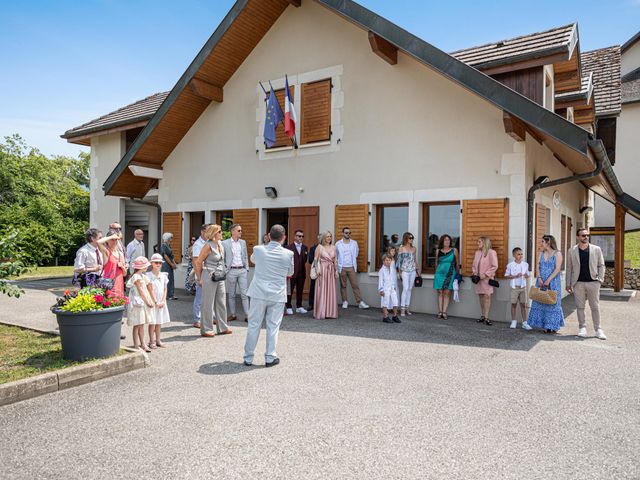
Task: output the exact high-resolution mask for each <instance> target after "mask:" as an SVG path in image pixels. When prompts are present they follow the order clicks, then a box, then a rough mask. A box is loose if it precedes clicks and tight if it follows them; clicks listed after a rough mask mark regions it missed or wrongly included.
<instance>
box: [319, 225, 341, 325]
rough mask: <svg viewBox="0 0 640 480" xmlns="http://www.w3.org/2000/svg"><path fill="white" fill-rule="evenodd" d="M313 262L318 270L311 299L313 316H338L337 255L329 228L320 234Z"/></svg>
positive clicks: (320, 317)
mask: <svg viewBox="0 0 640 480" xmlns="http://www.w3.org/2000/svg"><path fill="white" fill-rule="evenodd" d="M313 262H314V263H315V265H316V271H317V272H318V278H316V284H315V287H316V291H315V298H314V301H313V316H314V318H318V319H322V318H338V292H337V290H336V279H337V278H338V257H337V255H336V247H335V245H333V235H332V234H331V231H330V230H327V231H326V232H324V233H323V234H322V235H321V238H320V243H319V244H318V246H317V247H316V251H315V255H314V259H313Z"/></svg>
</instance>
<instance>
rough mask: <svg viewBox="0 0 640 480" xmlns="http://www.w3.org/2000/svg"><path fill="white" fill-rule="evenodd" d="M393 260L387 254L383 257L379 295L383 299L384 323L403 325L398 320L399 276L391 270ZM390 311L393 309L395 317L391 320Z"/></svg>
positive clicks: (393, 269) (379, 278)
mask: <svg viewBox="0 0 640 480" xmlns="http://www.w3.org/2000/svg"><path fill="white" fill-rule="evenodd" d="M392 260H393V258H392V257H391V255H389V254H387V253H385V254H384V255H383V256H382V263H383V265H382V268H381V269H380V272H378V273H379V277H378V293H379V294H380V296H381V297H382V299H381V300H380V306H381V307H382V321H383V322H384V323H393V322H396V323H402V321H401V320H400V319H399V318H398V274H397V273H396V271H395V268H391V262H392ZM389 309H393V317H392V318H391V319H389Z"/></svg>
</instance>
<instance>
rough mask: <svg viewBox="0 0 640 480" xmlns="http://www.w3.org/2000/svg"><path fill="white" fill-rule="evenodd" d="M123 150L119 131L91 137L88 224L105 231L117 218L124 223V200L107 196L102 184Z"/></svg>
mask: <svg viewBox="0 0 640 480" xmlns="http://www.w3.org/2000/svg"><path fill="white" fill-rule="evenodd" d="M124 152H125V143H124V139H123V135H122V134H121V133H112V134H109V135H101V136H98V137H93V138H92V139H91V167H90V168H91V182H90V195H91V207H90V212H89V225H90V226H91V227H96V228H99V229H101V230H102V231H103V232H104V233H106V232H107V230H108V228H109V224H110V223H111V222H113V221H115V220H118V221H119V222H120V223H121V224H122V225H124V200H121V199H120V198H118V197H107V196H105V195H104V191H103V190H102V184H103V183H104V182H105V180H106V179H107V177H108V176H109V175H110V174H111V172H112V171H113V169H114V168H115V167H116V165H117V164H118V162H119V161H120V159H121V158H122V155H124Z"/></svg>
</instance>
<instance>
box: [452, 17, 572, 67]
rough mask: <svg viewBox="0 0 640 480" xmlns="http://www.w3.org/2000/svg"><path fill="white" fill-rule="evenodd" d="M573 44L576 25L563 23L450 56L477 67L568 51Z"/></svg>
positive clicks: (494, 65) (458, 51) (569, 51)
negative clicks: (560, 25)
mask: <svg viewBox="0 0 640 480" xmlns="http://www.w3.org/2000/svg"><path fill="white" fill-rule="evenodd" d="M576 43H577V24H575V23H572V24H570V25H564V26H562V27H556V28H552V29H550V30H545V31H543V32H537V33H531V34H528V35H522V36H520V37H515V38H509V39H505V40H500V41H497V42H492V43H487V44H485V45H479V46H477V47H471V48H465V49H462V50H457V51H455V52H451V55H452V56H454V57H455V58H457V59H458V60H460V61H463V62H465V63H466V64H468V65H471V66H472V67H475V68H477V69H479V70H486V69H488V68H492V67H497V66H500V65H506V64H512V63H515V62H520V61H525V60H531V59H534V58H543V57H549V56H551V55H554V54H558V53H569V56H571V55H570V53H571V52H572V51H573V48H574V47H575V45H576Z"/></svg>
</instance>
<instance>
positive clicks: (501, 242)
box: [460, 198, 509, 276]
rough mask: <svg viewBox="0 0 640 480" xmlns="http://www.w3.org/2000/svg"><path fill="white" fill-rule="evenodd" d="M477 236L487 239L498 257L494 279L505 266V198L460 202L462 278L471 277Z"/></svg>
mask: <svg viewBox="0 0 640 480" xmlns="http://www.w3.org/2000/svg"><path fill="white" fill-rule="evenodd" d="M479 237H487V238H489V239H490V240H491V247H492V248H493V249H494V250H495V251H496V253H497V254H498V274H497V275H498V276H502V275H504V271H505V268H506V266H507V263H508V260H509V256H508V252H507V249H508V243H509V201H508V199H506V198H496V199H486V200H484V199H483V200H464V201H463V202H462V240H461V242H460V244H461V247H462V248H461V252H460V257H461V259H462V273H463V275H471V269H472V264H473V258H474V256H475V254H476V250H477V249H478V245H477V241H478V238H479Z"/></svg>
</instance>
